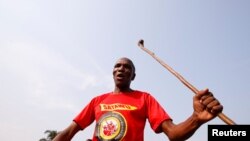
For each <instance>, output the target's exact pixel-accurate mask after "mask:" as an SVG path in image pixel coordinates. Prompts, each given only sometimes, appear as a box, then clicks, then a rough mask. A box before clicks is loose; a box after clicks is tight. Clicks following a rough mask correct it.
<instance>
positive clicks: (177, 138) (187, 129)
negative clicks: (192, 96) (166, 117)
mask: <svg viewBox="0 0 250 141" xmlns="http://www.w3.org/2000/svg"><path fill="white" fill-rule="evenodd" d="M201 125H202V123H201V122H200V121H199V120H198V118H197V117H196V115H195V114H192V115H191V116H190V117H189V118H188V119H187V120H185V121H184V122H182V123H179V124H173V123H172V122H165V123H163V125H162V129H163V132H164V133H165V134H166V135H167V136H168V138H169V140H170V141H184V140H187V139H188V138H190V137H191V136H192V135H193V134H194V133H195V131H196V130H197V129H198V128H199V127H200V126H201Z"/></svg>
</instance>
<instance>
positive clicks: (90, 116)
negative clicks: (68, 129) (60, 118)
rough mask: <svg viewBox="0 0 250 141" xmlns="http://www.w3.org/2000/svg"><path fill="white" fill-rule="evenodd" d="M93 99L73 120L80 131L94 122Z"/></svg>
mask: <svg viewBox="0 0 250 141" xmlns="http://www.w3.org/2000/svg"><path fill="white" fill-rule="evenodd" d="M94 109H95V99H92V100H91V101H90V103H89V104H88V105H87V106H86V107H85V108H84V109H83V110H82V111H81V112H80V113H79V114H78V115H77V116H76V117H75V118H74V119H73V121H74V122H75V123H76V124H78V125H79V126H80V127H81V128H82V129H84V128H86V127H87V126H89V125H90V124H91V123H92V122H93V121H94V120H95V111H94Z"/></svg>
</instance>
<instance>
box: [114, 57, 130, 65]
mask: <svg viewBox="0 0 250 141" xmlns="http://www.w3.org/2000/svg"><path fill="white" fill-rule="evenodd" d="M115 64H128V65H131V66H133V62H132V61H131V60H130V59H128V58H120V59H118V60H117V61H116V63H115Z"/></svg>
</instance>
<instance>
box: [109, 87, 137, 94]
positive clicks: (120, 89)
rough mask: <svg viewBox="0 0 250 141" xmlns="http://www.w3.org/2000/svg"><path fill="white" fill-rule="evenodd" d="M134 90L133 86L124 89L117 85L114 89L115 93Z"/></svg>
mask: <svg viewBox="0 0 250 141" xmlns="http://www.w3.org/2000/svg"><path fill="white" fill-rule="evenodd" d="M132 91H133V90H132V89H131V88H125V89H122V88H118V87H116V88H115V89H114V93H121V92H132Z"/></svg>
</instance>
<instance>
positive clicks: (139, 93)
mask: <svg viewBox="0 0 250 141" xmlns="http://www.w3.org/2000/svg"><path fill="white" fill-rule="evenodd" d="M134 94H136V95H140V96H143V97H145V98H151V97H153V96H152V95H151V93H149V92H147V91H142V90H134Z"/></svg>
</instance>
